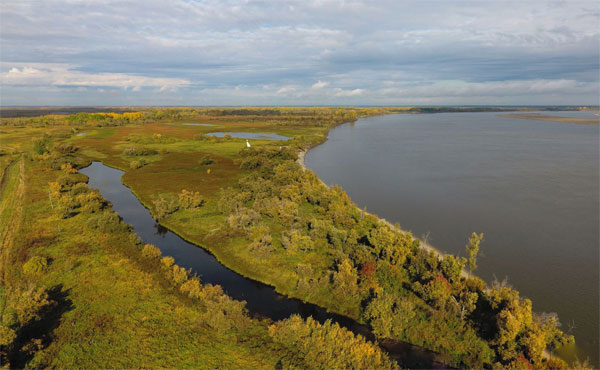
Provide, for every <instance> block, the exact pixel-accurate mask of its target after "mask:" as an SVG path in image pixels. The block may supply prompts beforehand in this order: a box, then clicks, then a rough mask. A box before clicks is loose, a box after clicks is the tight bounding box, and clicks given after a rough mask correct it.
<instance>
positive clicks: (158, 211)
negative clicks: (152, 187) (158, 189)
mask: <svg viewBox="0 0 600 370" xmlns="http://www.w3.org/2000/svg"><path fill="white" fill-rule="evenodd" d="M152 204H154V210H155V215H154V218H155V219H156V220H162V219H163V218H165V217H166V216H168V215H170V214H171V213H173V212H175V211H177V210H178V209H179V198H178V197H175V196H173V195H171V194H160V195H159V196H158V198H157V199H155V200H153V201H152Z"/></svg>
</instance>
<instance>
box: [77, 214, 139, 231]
mask: <svg viewBox="0 0 600 370" xmlns="http://www.w3.org/2000/svg"><path fill="white" fill-rule="evenodd" d="M87 225H88V227H90V228H92V229H97V230H98V231H101V232H105V233H115V232H122V231H126V230H128V228H129V226H127V224H124V223H122V222H121V219H120V218H119V216H118V215H117V214H116V213H114V212H108V211H105V212H101V213H97V214H95V215H93V216H90V217H89V218H88V221H87Z"/></svg>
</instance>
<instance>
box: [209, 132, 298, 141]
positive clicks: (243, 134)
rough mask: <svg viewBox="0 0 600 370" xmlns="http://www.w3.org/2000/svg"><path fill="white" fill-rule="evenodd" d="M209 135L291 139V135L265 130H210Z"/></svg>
mask: <svg viewBox="0 0 600 370" xmlns="http://www.w3.org/2000/svg"><path fill="white" fill-rule="evenodd" d="M206 135H207V136H216V137H223V136H225V135H231V137H235V138H241V139H257V140H265V139H266V140H281V141H284V140H289V139H291V137H288V136H282V135H277V134H270V133H263V132H209V133H207V134H206Z"/></svg>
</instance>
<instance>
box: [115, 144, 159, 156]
mask: <svg viewBox="0 0 600 370" xmlns="http://www.w3.org/2000/svg"><path fill="white" fill-rule="evenodd" d="M123 154H124V155H126V156H130V157H137V156H147V155H155V154H158V152H157V151H156V150H154V149H150V148H142V147H136V146H130V147H128V148H125V149H124V150H123Z"/></svg>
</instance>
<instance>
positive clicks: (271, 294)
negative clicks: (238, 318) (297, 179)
mask: <svg viewBox="0 0 600 370" xmlns="http://www.w3.org/2000/svg"><path fill="white" fill-rule="evenodd" d="M80 172H81V173H83V174H85V175H87V176H88V177H89V182H88V185H89V186H90V187H91V188H94V189H98V190H99V191H100V193H101V194H102V196H103V197H104V198H105V199H107V200H108V201H110V202H112V205H113V210H114V211H115V212H117V213H118V214H119V216H121V218H122V219H123V221H124V222H126V223H128V224H129V225H131V226H132V227H133V230H134V231H135V232H136V233H137V234H138V236H139V237H140V238H141V239H142V240H143V242H144V243H152V244H154V245H155V246H157V247H158V248H159V249H160V250H161V251H162V254H163V255H164V256H172V257H173V258H174V259H175V262H176V263H177V264H178V265H179V266H182V267H184V268H186V269H188V268H189V269H191V270H192V273H194V274H197V275H199V276H200V278H201V279H202V282H203V283H211V284H219V285H221V287H222V288H223V290H224V291H225V292H226V293H227V294H228V295H229V296H230V297H232V298H234V299H237V300H244V301H246V307H247V308H248V310H249V311H250V313H252V314H255V315H256V314H257V315H259V316H262V317H268V318H271V319H273V320H281V319H284V318H287V317H289V316H290V315H292V314H298V315H300V316H301V317H304V318H306V317H309V316H312V317H313V318H314V319H315V320H318V321H320V322H324V321H325V320H332V321H333V322H337V323H338V324H339V325H340V326H342V327H345V328H347V329H349V330H351V331H353V332H354V333H355V334H360V335H362V336H363V337H365V338H367V339H369V340H371V341H373V340H374V339H375V338H374V336H373V334H372V333H371V332H370V331H369V329H368V328H367V327H366V326H364V325H360V324H359V323H357V322H356V321H354V320H352V319H349V318H347V317H345V316H341V315H336V314H333V313H330V312H327V311H326V310H325V309H323V308H321V307H318V306H315V305H313V304H310V303H305V302H302V301H300V300H297V299H293V298H289V297H286V296H284V295H281V294H279V293H277V292H276V291H275V289H273V287H271V286H268V285H265V284H263V283H260V282H258V281H255V280H252V279H248V278H246V277H244V276H242V275H239V274H237V273H236V272H234V271H232V270H230V269H228V268H226V267H225V266H223V265H221V263H219V261H217V259H216V258H215V257H214V256H213V255H212V254H210V253H209V252H207V251H206V250H204V249H202V248H200V247H198V246H196V245H194V244H192V243H189V242H187V241H185V240H183V239H182V238H180V237H179V236H178V235H176V234H174V233H172V232H171V231H169V230H167V229H166V228H164V227H162V226H160V225H159V224H157V223H156V222H155V221H154V219H153V218H152V215H151V214H150V212H149V211H148V209H146V208H145V207H144V206H143V205H142V204H141V203H140V202H139V201H138V199H137V198H136V197H135V195H134V194H133V193H132V192H131V190H130V189H129V188H128V187H126V186H125V185H123V184H122V183H121V176H122V175H123V172H122V171H119V170H116V169H114V168H110V167H107V166H105V165H103V164H102V163H100V162H93V163H92V164H91V165H90V166H88V167H86V168H84V169H82V170H81V171H80ZM379 345H380V346H381V347H382V349H383V350H384V351H386V352H387V353H388V354H389V355H390V357H392V358H394V359H395V360H397V361H398V362H399V363H400V364H401V365H402V366H404V367H410V368H423V369H430V368H445V366H444V365H443V364H442V363H441V362H439V361H440V360H442V359H441V358H438V356H437V355H436V354H434V353H433V352H430V351H427V350H425V349H423V348H421V347H417V346H413V345H410V344H408V343H404V342H400V341H391V340H386V341H380V342H379Z"/></svg>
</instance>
